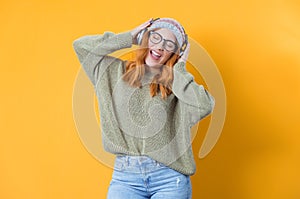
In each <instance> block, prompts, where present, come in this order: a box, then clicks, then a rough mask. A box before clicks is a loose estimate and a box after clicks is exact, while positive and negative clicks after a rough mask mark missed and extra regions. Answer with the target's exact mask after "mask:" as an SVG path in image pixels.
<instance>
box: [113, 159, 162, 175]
mask: <svg viewBox="0 0 300 199" xmlns="http://www.w3.org/2000/svg"><path fill="white" fill-rule="evenodd" d="M162 167H165V166H164V165H163V164H162V163H159V162H157V161H156V160H154V159H152V158H150V157H148V156H129V155H122V156H117V157H116V159H115V165H114V169H115V170H117V171H123V172H132V173H141V172H149V171H153V170H157V169H160V168H162Z"/></svg>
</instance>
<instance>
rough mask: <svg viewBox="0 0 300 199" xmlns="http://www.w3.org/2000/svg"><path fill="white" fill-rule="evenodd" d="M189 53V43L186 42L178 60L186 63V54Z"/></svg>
mask: <svg viewBox="0 0 300 199" xmlns="http://www.w3.org/2000/svg"><path fill="white" fill-rule="evenodd" d="M189 53H190V43H188V44H187V46H186V48H185V50H184V52H183V55H182V56H181V57H180V58H179V60H178V62H184V63H186V61H187V59H188V56H189Z"/></svg>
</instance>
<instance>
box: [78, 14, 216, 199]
mask: <svg viewBox="0 0 300 199" xmlns="http://www.w3.org/2000/svg"><path fill="white" fill-rule="evenodd" d="M133 44H137V45H139V48H138V49H137V50H136V58H135V60H134V61H124V60H121V59H119V58H115V57H112V56H109V55H108V54H110V53H112V52H114V51H116V50H120V49H123V48H129V47H132V45H133ZM73 46H74V49H75V51H76V53H77V56H78V58H79V60H80V63H81V65H82V67H83V69H84V70H85V72H86V74H87V76H88V77H89V79H90V80H91V83H92V84H93V86H94V88H95V92H96V95H97V98H98V103H99V109H100V120H101V128H102V139H103V145H104V148H105V150H106V151H108V152H110V153H113V154H116V160H115V165H114V172H113V176H112V180H111V183H110V186H109V189H108V195H107V198H109V199H119V198H126V199H127V198H128V199H148V198H149V199H150V198H151V199H158V198H164V199H169V198H170V199H171V198H172V199H173V198H178V199H188V198H191V191H192V188H191V182H190V176H191V175H193V174H194V173H195V169H196V167H195V162H194V158H193V153H192V148H191V140H190V128H191V127H192V126H193V125H194V124H196V123H197V122H198V121H200V120H201V119H202V118H204V117H205V116H207V115H208V114H210V113H211V112H212V110H213V107H214V98H213V97H212V96H211V95H210V93H208V92H207V90H205V88H204V87H203V86H202V85H198V84H197V83H196V82H195V81H194V78H193V76H192V75H191V74H190V73H189V72H187V71H186V69H185V64H186V60H187V57H188V54H189V44H188V41H187V35H186V34H185V32H184V29H183V27H182V26H181V25H180V24H179V23H178V22H177V21H176V20H174V19H171V18H160V19H159V18H158V19H155V20H153V19H151V20H149V21H147V22H145V23H143V24H142V25H140V26H138V27H137V28H135V29H133V30H131V31H128V32H123V33H119V34H114V33H112V32H105V33H104V34H103V35H89V36H84V37H81V38H79V39H77V40H75V41H74V43H73Z"/></svg>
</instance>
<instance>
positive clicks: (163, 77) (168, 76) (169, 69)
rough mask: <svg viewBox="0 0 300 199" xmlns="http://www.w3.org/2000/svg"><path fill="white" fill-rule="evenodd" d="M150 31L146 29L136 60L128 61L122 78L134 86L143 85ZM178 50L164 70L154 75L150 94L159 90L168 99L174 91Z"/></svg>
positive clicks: (154, 94) (167, 62)
mask: <svg viewBox="0 0 300 199" xmlns="http://www.w3.org/2000/svg"><path fill="white" fill-rule="evenodd" d="M148 39H149V31H146V32H145V34H144V36H143V39H142V43H141V46H140V47H139V48H138V49H137V50H136V52H135V53H136V57H135V61H129V60H127V61H126V72H125V73H124V75H123V77H122V79H123V80H124V81H126V82H128V84H129V85H130V86H132V87H139V88H140V87H141V86H142V84H141V79H142V78H143V76H144V74H145V58H146V56H147V54H148V52H149V48H148ZM178 57H179V56H178V52H175V53H173V54H172V55H171V57H170V58H169V59H168V60H167V61H166V63H165V64H164V65H163V66H162V70H161V72H160V73H159V74H156V75H155V76H154V77H153V80H152V82H151V84H150V95H151V96H152V97H154V96H156V95H157V94H158V92H159V91H160V92H161V98H162V99H166V98H167V96H168V95H170V94H171V93H172V82H173V66H174V64H175V63H176V61H177V59H178Z"/></svg>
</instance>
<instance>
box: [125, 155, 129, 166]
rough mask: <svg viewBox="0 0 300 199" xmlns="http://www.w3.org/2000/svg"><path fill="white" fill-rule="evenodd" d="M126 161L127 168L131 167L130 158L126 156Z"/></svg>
mask: <svg viewBox="0 0 300 199" xmlns="http://www.w3.org/2000/svg"><path fill="white" fill-rule="evenodd" d="M125 161H126V164H127V166H129V156H126V158H125Z"/></svg>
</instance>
